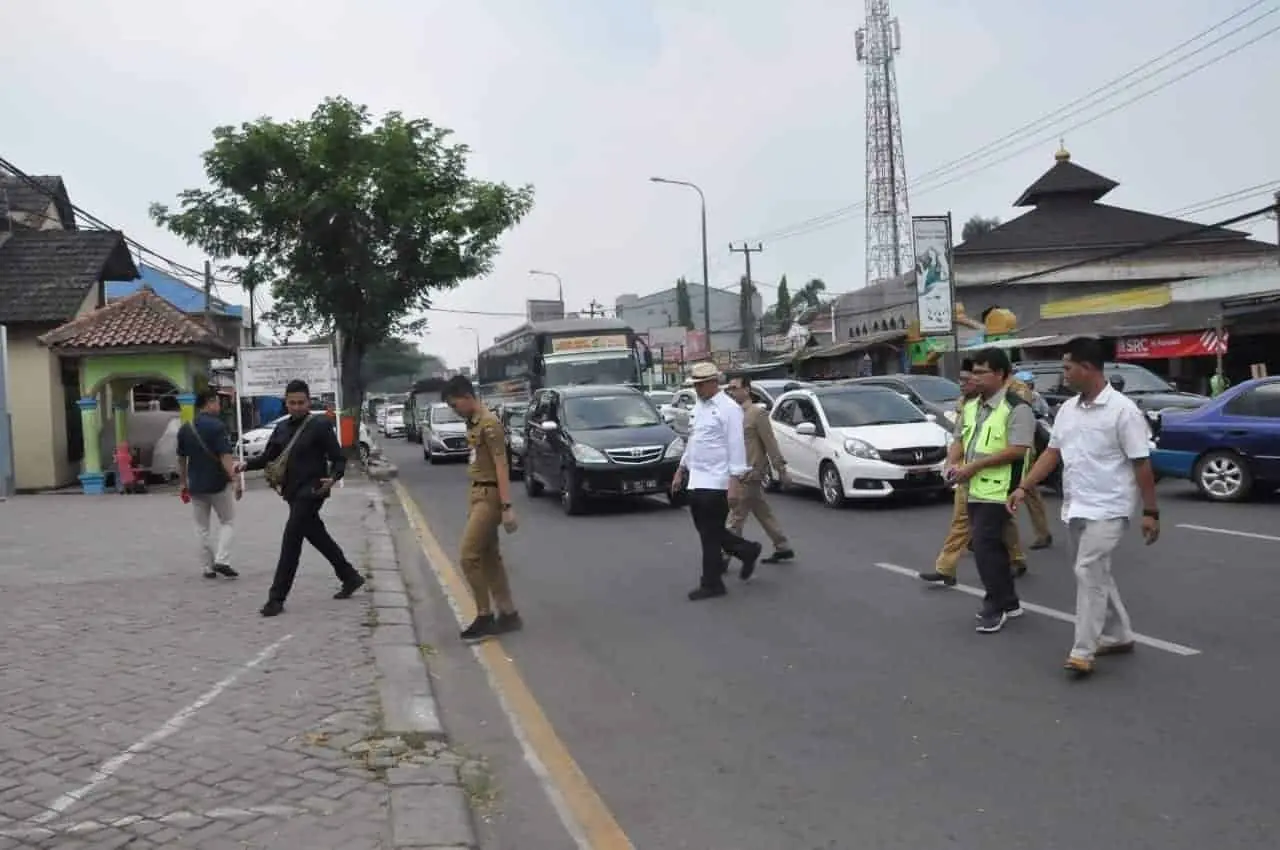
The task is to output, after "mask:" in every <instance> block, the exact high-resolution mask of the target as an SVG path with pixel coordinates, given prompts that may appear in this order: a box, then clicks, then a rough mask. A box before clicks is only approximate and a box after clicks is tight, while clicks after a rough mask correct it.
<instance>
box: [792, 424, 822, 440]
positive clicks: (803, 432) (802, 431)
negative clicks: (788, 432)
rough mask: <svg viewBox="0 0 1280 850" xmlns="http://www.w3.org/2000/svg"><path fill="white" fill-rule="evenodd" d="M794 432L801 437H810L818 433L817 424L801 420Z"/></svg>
mask: <svg viewBox="0 0 1280 850" xmlns="http://www.w3.org/2000/svg"><path fill="white" fill-rule="evenodd" d="M796 433H797V434H799V435H800V436H802V437H812V436H813V435H814V434H817V433H818V426H817V425H814V424H813V423H812V422H801V423H800V424H799V425H797V426H796Z"/></svg>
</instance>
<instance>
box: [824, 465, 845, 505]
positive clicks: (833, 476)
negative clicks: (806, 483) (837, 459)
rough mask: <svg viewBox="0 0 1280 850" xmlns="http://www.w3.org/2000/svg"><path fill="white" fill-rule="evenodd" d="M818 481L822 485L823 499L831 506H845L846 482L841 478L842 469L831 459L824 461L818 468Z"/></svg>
mask: <svg viewBox="0 0 1280 850" xmlns="http://www.w3.org/2000/svg"><path fill="white" fill-rule="evenodd" d="M818 481H819V482H820V483H821V485H822V501H823V503H824V504H825V505H826V506H827V507H829V508H841V507H844V502H845V499H844V482H843V481H841V480H840V471H839V470H838V469H836V465H835V464H834V463H832V462H831V461H829V460H828V461H823V463H822V468H821V469H819V470H818Z"/></svg>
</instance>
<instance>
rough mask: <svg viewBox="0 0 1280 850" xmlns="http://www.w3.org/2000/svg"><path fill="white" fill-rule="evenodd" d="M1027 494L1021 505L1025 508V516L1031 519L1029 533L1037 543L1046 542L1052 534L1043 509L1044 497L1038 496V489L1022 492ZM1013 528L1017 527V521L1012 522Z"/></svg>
mask: <svg viewBox="0 0 1280 850" xmlns="http://www.w3.org/2000/svg"><path fill="white" fill-rule="evenodd" d="M1023 492H1025V493H1026V494H1027V497H1026V499H1024V500H1023V502H1022V504H1024V505H1026V506H1027V516H1028V517H1030V518H1031V533H1032V534H1034V535H1035V541H1036V542H1037V543H1043V542H1044V541H1046V540H1048V539H1049V538H1050V537H1051V536H1052V534H1051V533H1050V531H1049V515H1048V514H1047V513H1046V512H1045V509H1044V497H1043V496H1041V495H1040V488H1039V487H1032V488H1031V489H1029V490H1025V491H1023ZM1013 524H1014V527H1015V528H1016V527H1017V524H1018V523H1017V520H1016V519H1015V520H1014V523H1013Z"/></svg>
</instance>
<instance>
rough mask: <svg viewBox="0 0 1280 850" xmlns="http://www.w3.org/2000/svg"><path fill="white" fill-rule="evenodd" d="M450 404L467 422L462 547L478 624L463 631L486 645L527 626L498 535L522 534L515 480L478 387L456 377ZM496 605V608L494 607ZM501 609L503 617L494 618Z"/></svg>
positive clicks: (448, 389)
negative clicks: (478, 395)
mask: <svg viewBox="0 0 1280 850" xmlns="http://www.w3.org/2000/svg"><path fill="white" fill-rule="evenodd" d="M441 396H442V397H443V399H444V402H445V404H447V405H449V407H451V408H453V410H454V411H455V412H456V413H457V414H458V415H459V416H461V417H463V418H464V419H466V420H467V444H468V445H469V446H470V447H471V454H470V460H469V462H468V465H467V480H468V481H469V482H470V484H469V486H468V488H467V489H468V493H467V525H466V528H464V529H463V532H462V543H461V546H460V547H459V548H460V549H461V556H462V572H463V574H464V575H465V576H466V577H467V583H468V584H469V585H470V586H471V595H472V596H473V597H474V598H475V603H476V618H475V620H474V621H473V622H472V623H471V625H469V626H467V628H465V629H463V630H462V639H463V640H483V639H484V638H487V637H491V636H493V635H499V634H503V633H505V632H513V631H516V630H518V629H520V628H522V627H523V626H524V623H523V621H521V619H520V614H519V613H518V612H517V611H516V607H515V603H514V602H513V601H512V600H511V587H510V585H509V584H508V582H507V568H506V565H505V564H503V563H502V552H501V551H500V549H499V545H498V529H499V528H500V527H501V528H503V529H505V530H506V531H507V533H508V534H510V533H511V532H513V531H515V530H516V515H515V511H514V510H513V509H512V507H511V478H510V475H509V473H508V470H507V443H506V435H505V433H504V432H503V428H502V423H501V422H499V421H498V417H496V416H494V415H493V413H492V411H490V410H489V409H488V408H487V407H485V406H484V404H482V403H481V402H480V400H479V399H477V398H476V391H475V387H474V386H473V385H472V383H471V381H469V380H467V378H465V377H463V376H462V375H455V376H454V377H452V378H450V379H449V380H448V382H447V383H446V384H445V385H444V390H443V391H442V392H441ZM491 605H492V607H490V606H491ZM494 608H496V609H497V616H495V615H494Z"/></svg>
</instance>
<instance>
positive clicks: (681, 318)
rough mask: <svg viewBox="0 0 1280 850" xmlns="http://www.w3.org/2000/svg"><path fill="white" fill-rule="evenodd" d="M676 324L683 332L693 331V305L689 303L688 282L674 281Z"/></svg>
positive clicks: (682, 280)
mask: <svg viewBox="0 0 1280 850" xmlns="http://www.w3.org/2000/svg"><path fill="white" fill-rule="evenodd" d="M676 324H677V325H679V326H680V327H682V328H684V329H685V330H688V331H691V330H693V304H692V303H690V301H689V281H687V280H685V279H684V278H680V279H679V280H677V281H676Z"/></svg>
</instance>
